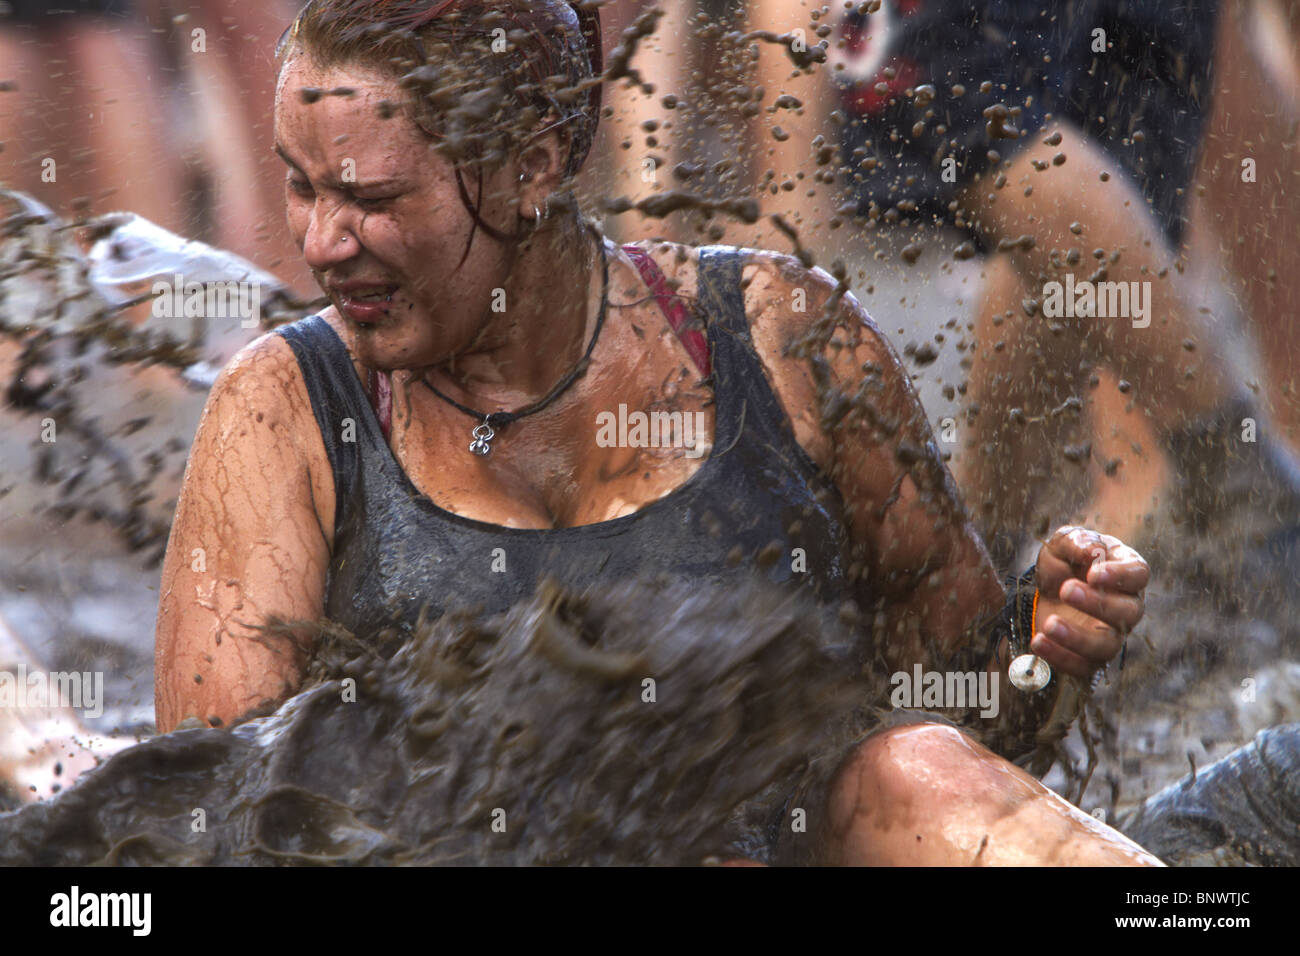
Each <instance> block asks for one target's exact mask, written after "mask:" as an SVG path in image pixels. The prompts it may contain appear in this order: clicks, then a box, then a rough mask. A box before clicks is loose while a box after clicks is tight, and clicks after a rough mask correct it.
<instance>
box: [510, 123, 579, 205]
mask: <svg viewBox="0 0 1300 956" xmlns="http://www.w3.org/2000/svg"><path fill="white" fill-rule="evenodd" d="M567 156H568V142H567V140H566V139H565V137H564V136H563V135H562V134H561V131H560V130H550V131H548V132H546V133H543V134H542V135H540V136H537V137H534V138H533V139H531V140H529V141H528V143H527V144H526V145H525V146H524V149H523V151H522V152H521V153H520V154H519V163H518V173H517V174H516V177H515V178H516V180H518V177H519V175H521V174H522V176H523V181H522V182H519V184H518V185H519V212H520V215H524V216H526V215H527V214H528V213H531V211H532V209H533V207H534V206H535V207H537V208H538V209H542V208H544V205H545V203H546V200H547V197H549V196H551V195H552V194H553V193H555V192H557V191H558V190H559V189H560V185H561V184H562V183H563V181H564V163H565V159H566V157H567ZM526 211H527V212H526Z"/></svg>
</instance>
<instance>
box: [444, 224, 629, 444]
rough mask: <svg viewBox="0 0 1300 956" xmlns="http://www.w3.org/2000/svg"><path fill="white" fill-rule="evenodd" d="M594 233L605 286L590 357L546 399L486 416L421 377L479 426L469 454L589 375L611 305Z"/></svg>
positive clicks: (602, 254)
mask: <svg viewBox="0 0 1300 956" xmlns="http://www.w3.org/2000/svg"><path fill="white" fill-rule="evenodd" d="M591 231H592V233H593V234H594V235H595V237H596V244H597V245H599V246H600V262H601V272H602V276H603V284H602V286H601V292H600V311H599V312H598V313H597V315H596V328H595V330H593V332H592V333H591V342H590V343H589V344H588V345H587V351H586V354H584V355H583V356H582V359H581V360H580V361H579V362H578V364H577V365H575V366H574V367H573V369H572V370H570V372H569V374H568V375H566V376H564V378H562V379H561V380H560V381H559V382H558V383H557V384H556V386H555V387H554V388H552V389H551V390H550V391H549V392H547V393H546V395H545V397H543V398H541V399H539V400H537V401H536V402H533V404H531V405H529V406H527V407H525V408H521V409H519V410H518V411H513V412H490V413H487V414H485V413H483V412H479V411H475V410H474V409H472V408H469V407H467V406H465V405H462V404H461V403H460V402H458V401H456V400H455V399H453V398H449V397H448V396H446V395H444V394H443V393H442V392H440V391H438V389H436V388H434V387H433V385H431V384H429V382H428V380H427V379H425V378H424V377H423V376H421V378H420V381H422V382H424V384H425V385H428V387H429V391H431V392H433V394H435V395H437V396H438V397H439V398H441V399H442V400H443V401H444V402H446V403H447V404H449V405H452V406H453V407H455V408H457V409H459V410H460V411H462V412H464V413H465V414H466V415H469V416H470V417H471V418H473V419H474V420H475V421H477V422H479V424H478V425H476V426H474V430H473V431H472V432H470V437H471V438H472V439H473V440H472V441H471V442H470V443H469V450H470V451H471V452H473V453H474V454H475V455H478V456H480V457H482V456H484V455H487V454H488V453H489V452H491V451H492V445H491V442H492V439H493V438H495V437H496V435H497V429H498V428H502V427H504V426H506V425H509V424H510V423H511V422H516V421H518V420H519V419H521V418H523V417H525V416H527V415H531V414H533V413H534V412H540V411H541V410H542V409H543V408H545V407H546V406H547V405H549V404H551V402H553V401H555V400H556V399H557V398H559V397H560V395H561V394H563V392H564V391H565V389H567V388H568V387H569V386H570V385H572V384H573V383H574V382H575V381H577V380H578V377H579V376H580V375H582V374H583V373H585V372H586V370H587V363H588V361H589V360H590V359H591V353H592V352H593V351H594V350H595V348H596V339H598V338H599V337H600V329H601V326H603V325H604V324H605V309H606V306H607V305H608V304H609V258H608V256H607V255H606V253H605V242H604V240H603V239H602V238H601V237H600V234H599V233H597V232H596V230H595V229H594V228H593V229H592V230H591Z"/></svg>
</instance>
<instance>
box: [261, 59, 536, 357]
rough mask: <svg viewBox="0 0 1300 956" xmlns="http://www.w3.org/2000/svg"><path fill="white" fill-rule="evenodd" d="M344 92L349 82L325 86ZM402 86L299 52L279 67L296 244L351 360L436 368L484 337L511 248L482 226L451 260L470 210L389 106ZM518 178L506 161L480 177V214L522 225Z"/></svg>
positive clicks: (442, 159)
mask: <svg viewBox="0 0 1300 956" xmlns="http://www.w3.org/2000/svg"><path fill="white" fill-rule="evenodd" d="M339 90H345V91H350V92H346V93H339V92H333V93H331V92H329V91H339ZM322 91H325V92H322ZM407 96H408V94H407V93H406V92H405V91H403V90H402V89H400V88H399V86H398V84H397V82H396V81H394V80H391V79H389V78H387V77H385V76H383V75H382V74H379V73H376V72H375V71H372V70H367V69H365V68H362V67H357V66H348V67H336V68H329V69H322V68H320V67H318V66H316V65H315V64H314V63H312V62H311V59H310V57H309V56H306V55H298V56H294V57H293V58H292V59H291V60H290V61H289V62H288V63H287V64H286V66H285V67H284V70H283V71H282V73H281V75H280V81H279V87H278V90H277V94H276V107H275V135H276V149H277V151H278V152H279V153H280V155H281V157H282V158H283V159H284V160H285V162H286V163H287V164H288V172H287V174H286V177H285V203H286V209H287V213H288V220H289V226H290V230H291V232H292V234H293V238H294V241H295V242H296V243H297V245H298V247H299V248H300V249H301V250H302V253H303V256H304V258H305V260H306V262H307V264H308V266H310V268H311V270H312V272H313V274H314V275H315V277H316V280H317V282H318V283H319V284H320V286H321V288H322V289H323V290H325V291H326V292H327V293H328V294H329V296H330V300H331V302H332V303H333V305H334V309H335V311H336V312H337V313H338V314H339V316H340V317H341V318H342V319H343V321H344V322H346V323H347V325H348V328H349V329H350V330H351V331H352V332H353V334H354V336H355V349H356V353H357V355H356V357H357V358H358V359H359V360H360V361H361V362H362V363H364V364H365V365H368V366H371V367H374V368H379V369H395V368H412V367H425V366H430V365H436V364H439V363H442V362H444V361H446V360H447V359H448V358H449V357H450V356H452V355H455V354H458V353H460V352H463V351H464V350H465V349H466V348H468V347H469V346H470V345H471V343H474V342H476V341H481V340H482V339H483V338H484V337H485V336H486V337H488V338H491V336H492V334H493V333H492V331H491V330H489V329H487V328H486V327H485V321H486V318H487V317H489V316H491V315H493V313H492V312H491V310H490V305H491V298H492V291H493V290H494V289H498V288H502V287H504V286H505V284H506V280H507V277H508V274H509V252H508V250H507V249H506V247H504V246H502V245H500V244H498V243H496V242H493V241H491V240H489V239H488V238H487V237H486V236H485V235H484V234H483V233H482V231H481V230H479V231H478V233H477V235H476V236H475V238H474V242H473V243H472V245H471V246H470V250H469V254H468V257H467V258H466V259H465V261H464V263H463V265H460V266H459V267H458V263H460V261H461V257H462V255H463V254H464V251H465V247H466V243H467V242H468V240H469V237H470V232H471V230H472V228H473V225H474V224H473V220H472V218H471V216H470V213H469V211H468V210H467V209H466V208H465V205H464V203H463V202H462V200H461V197H460V193H459V190H458V187H457V184H456V176H455V169H454V166H453V164H452V162H451V161H450V160H449V159H448V158H447V157H446V156H445V155H444V154H443V152H442V151H441V150H440V149H439V148H438V144H437V143H435V142H434V141H432V140H431V139H430V137H429V136H428V135H427V134H426V133H424V132H423V131H422V130H420V129H419V128H418V127H417V126H416V125H415V123H414V122H412V120H411V119H410V118H409V116H408V115H407V113H406V111H404V110H400V109H398V110H394V109H393V107H392V104H398V103H403V102H405V100H406V98H407ZM385 116H387V117H388V118H386V119H385V118H383V117H385ZM512 183H513V184H514V187H515V188H514V189H512V188H511V184H512ZM469 184H470V187H471V188H473V189H475V191H477V182H476V180H475V178H474V177H470V178H469ZM518 185H519V173H518V172H517V171H515V170H513V168H511V167H498V168H497V169H496V170H495V171H494V172H489V173H487V174H486V175H485V177H484V182H483V196H482V200H481V204H480V207H479V208H480V215H481V216H482V218H483V219H484V220H485V221H487V222H488V223H490V224H492V225H493V226H494V227H496V228H498V229H500V230H502V231H503V232H507V233H508V232H511V231H513V230H514V229H515V228H516V224H515V220H516V218H517V217H516V216H515V213H514V210H515V209H517V208H518V196H517V191H518Z"/></svg>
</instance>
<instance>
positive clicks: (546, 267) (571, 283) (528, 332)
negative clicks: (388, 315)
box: [425, 222, 604, 413]
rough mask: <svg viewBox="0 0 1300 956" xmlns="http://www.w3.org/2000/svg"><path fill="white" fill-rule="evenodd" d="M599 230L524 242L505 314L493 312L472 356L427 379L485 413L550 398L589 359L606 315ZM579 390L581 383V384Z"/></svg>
mask: <svg viewBox="0 0 1300 956" xmlns="http://www.w3.org/2000/svg"><path fill="white" fill-rule="evenodd" d="M593 232H594V230H593V229H592V228H591V227H589V226H588V225H587V224H586V223H585V222H583V223H580V224H575V225H574V226H573V227H572V228H569V229H566V228H564V227H562V226H559V225H556V226H552V227H550V228H547V229H545V230H543V231H542V232H541V233H539V234H537V235H535V236H533V237H532V238H530V239H527V240H525V241H524V242H523V243H521V244H520V246H519V248H518V251H517V253H516V255H515V257H514V259H513V262H512V263H511V265H510V272H509V278H508V279H507V281H506V284H505V286H504V290H505V295H504V303H503V305H504V311H500V312H494V311H491V308H490V307H489V311H488V312H487V314H486V315H485V316H484V321H483V323H482V326H481V329H482V332H481V333H480V335H479V336H478V339H477V340H476V342H475V344H474V345H473V346H472V347H471V348H470V349H469V350H468V351H467V353H466V354H464V355H461V356H459V357H458V358H456V359H455V360H453V361H452V362H449V363H447V364H446V365H444V366H441V367H439V368H436V369H430V370H429V371H428V372H427V373H426V375H425V377H426V379H427V380H428V381H429V382H430V384H432V385H434V386H435V387H437V388H439V389H440V390H442V391H443V392H444V393H446V394H448V395H451V396H452V397H453V398H455V399H456V400H457V401H459V402H461V403H462V404H464V405H467V406H469V407H471V408H475V409H478V410H481V411H483V412H485V413H486V412H494V411H508V410H511V409H513V408H517V407H521V406H523V405H526V404H528V403H530V402H533V401H536V400H538V399H540V398H541V397H543V396H544V395H546V394H547V393H548V392H549V391H550V390H551V389H552V388H553V387H555V385H556V383H557V382H559V381H560V380H561V379H563V378H564V377H565V376H566V375H567V374H568V373H569V372H570V371H571V370H572V369H573V367H574V366H575V365H577V364H578V362H580V361H581V360H582V357H583V356H584V355H585V354H586V351H587V346H588V345H589V344H590V342H591V337H592V333H593V330H594V328H595V322H596V317H597V315H598V313H599V310H600V296H601V286H602V274H601V268H600V250H599V248H598V246H597V242H598V241H599V242H603V241H604V238H603V237H600V239H597V238H596V236H595V235H593ZM575 387H576V383H575Z"/></svg>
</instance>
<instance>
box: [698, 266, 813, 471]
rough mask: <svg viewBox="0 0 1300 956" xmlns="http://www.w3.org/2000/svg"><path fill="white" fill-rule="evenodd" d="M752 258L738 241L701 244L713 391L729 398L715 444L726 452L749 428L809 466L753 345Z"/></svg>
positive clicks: (753, 435)
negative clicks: (746, 274) (748, 264)
mask: <svg viewBox="0 0 1300 956" xmlns="http://www.w3.org/2000/svg"><path fill="white" fill-rule="evenodd" d="M748 257H749V253H748V250H746V249H741V248H736V247H735V246H701V247H700V248H699V265H698V266H697V277H698V291H697V297H698V299H699V302H700V305H701V307H702V309H703V310H704V313H705V316H706V318H707V324H708V329H709V344H710V346H711V348H712V352H713V372H714V390H715V394H718V395H724V396H728V399H729V400H727V401H722V400H720V401H719V407H718V423H717V426H716V429H717V435H716V443H717V445H718V447H719V450H723V451H725V450H726V449H727V448H729V447H730V445H731V444H732V443H733V442H734V441H736V440H737V439H738V438H739V437H740V435H741V433H742V431H744V432H748V433H749V435H750V437H751V438H752V439H753V440H756V441H758V442H760V443H761V444H763V445H765V446H767V447H768V448H769V449H770V450H771V451H772V452H774V453H776V452H779V453H781V454H782V456H783V457H785V458H786V460H787V461H789V462H790V463H791V464H794V463H796V462H799V463H803V464H804V465H808V464H810V460H809V459H808V457H807V454H806V453H805V452H804V451H803V449H802V448H801V447H800V446H799V445H798V443H797V441H796V440H795V437H794V429H793V427H792V426H791V424H790V419H789V416H788V415H786V413H785V409H783V408H782V407H781V403H780V400H779V399H778V398H777V396H776V392H774V391H773V390H772V386H771V384H770V383H769V381H768V377H767V371H766V369H764V367H763V362H762V359H760V358H759V357H758V353H757V352H756V351H755V350H754V340H753V337H752V336H751V334H750V328H749V319H748V317H747V316H746V315H745V291H744V289H743V288H742V286H741V278H742V270H743V268H744V265H745V260H746V259H747V258H748ZM724 410H725V411H726V412H727V414H725V415H724ZM815 467H816V466H813V468H814V469H815Z"/></svg>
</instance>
